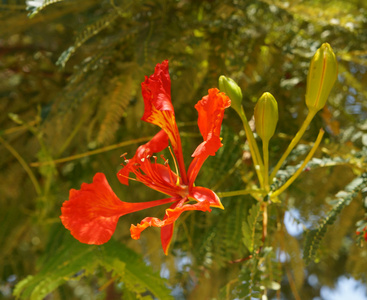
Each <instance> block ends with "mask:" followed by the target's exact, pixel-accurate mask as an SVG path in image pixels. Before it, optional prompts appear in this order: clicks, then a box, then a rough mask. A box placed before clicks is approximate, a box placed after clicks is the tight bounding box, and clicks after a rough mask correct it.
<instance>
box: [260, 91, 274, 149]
mask: <svg viewBox="0 0 367 300" xmlns="http://www.w3.org/2000/svg"><path fill="white" fill-rule="evenodd" d="M254 117H255V126H256V132H257V134H258V135H259V136H260V138H261V139H262V141H263V142H265V141H267V142H268V141H269V140H270V139H271V137H272V136H273V135H274V132H275V128H276V127H277V123H278V103H277V101H276V100H275V98H274V97H273V95H272V94H270V93H264V94H263V95H262V96H261V97H260V99H259V100H258V101H257V103H256V106H255V112H254Z"/></svg>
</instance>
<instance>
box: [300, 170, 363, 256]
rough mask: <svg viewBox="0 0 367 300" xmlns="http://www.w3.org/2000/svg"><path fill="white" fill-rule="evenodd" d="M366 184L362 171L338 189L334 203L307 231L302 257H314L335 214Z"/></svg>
mask: <svg viewBox="0 0 367 300" xmlns="http://www.w3.org/2000/svg"><path fill="white" fill-rule="evenodd" d="M366 184H367V173H363V174H362V175H361V176H359V177H357V178H355V179H354V180H353V181H352V182H350V183H349V184H348V185H347V186H346V187H345V190H344V191H339V192H338V193H337V194H336V196H337V197H338V201H337V202H336V204H334V207H333V208H332V209H331V210H330V211H329V212H328V213H327V215H326V217H325V218H324V219H323V220H322V221H321V223H320V225H319V226H318V227H317V228H314V229H312V230H310V231H308V232H307V234H306V240H305V245H304V250H303V258H304V260H305V261H306V263H308V262H309V261H310V260H311V259H314V257H315V255H316V252H317V250H318V248H319V246H320V243H321V241H322V239H323V237H324V236H325V234H326V231H327V228H328V226H330V225H332V224H334V222H335V220H336V218H337V216H338V215H339V214H340V213H341V211H342V210H343V208H344V207H345V206H347V205H349V204H350V202H351V201H352V199H353V198H355V197H356V196H357V194H358V193H359V191H361V190H362V188H364V187H365V186H366Z"/></svg>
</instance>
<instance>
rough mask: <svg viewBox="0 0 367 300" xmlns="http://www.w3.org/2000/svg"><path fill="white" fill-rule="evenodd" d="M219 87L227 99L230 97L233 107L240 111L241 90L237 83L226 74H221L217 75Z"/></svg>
mask: <svg viewBox="0 0 367 300" xmlns="http://www.w3.org/2000/svg"><path fill="white" fill-rule="evenodd" d="M219 89H220V91H221V92H224V93H225V94H226V95H227V96H228V97H229V99H231V106H232V108H233V109H235V110H236V111H237V113H240V111H241V103H242V91H241V88H240V87H239V86H238V85H237V83H236V82H235V81H234V80H233V79H231V78H228V77H226V76H223V75H221V76H220V77H219Z"/></svg>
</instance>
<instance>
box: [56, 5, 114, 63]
mask: <svg viewBox="0 0 367 300" xmlns="http://www.w3.org/2000/svg"><path fill="white" fill-rule="evenodd" d="M118 16H119V15H118V14H117V12H116V11H115V10H114V11H112V13H110V14H107V15H106V16H104V17H102V18H100V19H98V20H97V21H96V22H94V23H93V24H90V25H88V26H86V27H85V28H84V29H83V31H82V32H81V33H79V34H78V35H77V37H76V39H75V42H74V45H72V46H70V47H69V48H68V49H67V50H65V51H64V52H63V53H61V55H60V57H59V59H58V60H57V62H56V65H59V66H61V67H62V68H64V67H65V64H66V63H67V61H68V60H69V58H70V56H71V55H72V54H73V53H74V52H75V51H76V50H77V49H78V48H79V47H80V46H82V45H83V44H84V43H85V42H86V41H87V40H89V39H90V38H91V37H93V36H95V35H97V34H98V33H99V32H101V31H102V30H103V29H105V28H107V27H109V26H111V25H112V24H113V23H114V22H115V20H116V19H117V17H118Z"/></svg>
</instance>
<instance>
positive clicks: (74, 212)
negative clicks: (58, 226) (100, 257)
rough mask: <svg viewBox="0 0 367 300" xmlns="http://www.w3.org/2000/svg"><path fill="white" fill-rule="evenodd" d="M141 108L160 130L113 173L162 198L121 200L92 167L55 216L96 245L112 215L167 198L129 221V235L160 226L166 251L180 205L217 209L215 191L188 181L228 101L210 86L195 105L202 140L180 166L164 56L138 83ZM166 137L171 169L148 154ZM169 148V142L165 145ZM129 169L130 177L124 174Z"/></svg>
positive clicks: (214, 141) (214, 143)
mask: <svg viewBox="0 0 367 300" xmlns="http://www.w3.org/2000/svg"><path fill="white" fill-rule="evenodd" d="M141 86H142V94H143V98H144V105H145V110H144V114H143V117H142V120H143V121H146V122H149V123H152V124H155V125H157V126H159V127H160V128H161V130H160V131H159V132H158V133H157V134H156V135H155V136H154V137H153V138H152V140H150V141H149V142H148V143H146V144H144V145H142V146H140V147H139V148H138V149H137V151H136V153H135V155H134V157H133V158H131V159H126V158H125V164H124V166H123V168H122V169H121V170H120V171H119V172H118V174H117V176H118V179H119V180H120V182H121V183H123V184H125V185H128V182H129V180H136V181H140V182H142V183H144V184H145V185H146V186H148V187H150V188H152V189H154V190H157V191H159V192H162V193H163V194H166V195H168V196H169V197H168V198H165V199H161V200H155V201H149V202H141V203H129V202H123V201H121V200H120V199H119V198H118V197H117V196H116V195H115V193H114V192H113V191H112V189H111V187H110V185H109V184H108V182H107V180H106V177H105V175H104V174H103V173H97V174H96V175H95V176H94V178H93V183H91V184H87V183H83V184H82V186H81V189H80V190H74V189H72V190H70V194H69V200H67V201H65V202H64V203H63V206H62V208H61V211H62V214H61V216H60V218H61V221H62V223H63V225H64V226H65V227H66V228H67V229H69V230H70V232H71V234H72V235H73V236H74V237H75V238H76V239H77V240H79V241H80V242H82V243H87V244H96V245H100V244H103V243H106V242H107V241H108V240H109V239H110V238H111V236H112V234H113V232H114V231H115V228H116V225H117V222H118V219H119V218H120V217H121V216H123V215H126V214H129V213H132V212H135V211H139V210H142V209H146V208H150V207H154V206H158V205H163V204H170V206H169V208H167V209H166V211H165V215H164V217H163V219H162V220H161V219H158V218H154V217H147V218H145V219H143V220H142V221H141V222H140V224H137V225H136V226H135V225H131V228H130V233H131V237H132V238H133V239H139V238H140V234H141V232H142V231H143V230H144V229H146V228H147V227H150V226H154V227H160V228H161V242H162V247H163V250H164V253H165V254H167V252H168V248H169V245H170V242H171V239H172V235H173V230H174V222H175V221H176V220H177V218H178V217H179V216H180V215H181V214H182V213H183V212H185V211H190V210H200V211H211V209H210V207H218V208H221V209H223V206H222V203H221V202H220V200H219V198H218V196H217V195H216V194H215V193H214V192H213V191H212V190H210V189H208V188H205V187H200V186H195V185H194V182H195V179H196V177H197V175H198V172H199V170H200V168H201V166H202V165H203V163H204V161H205V160H206V159H207V158H208V157H209V156H210V155H211V156H214V155H215V153H216V151H217V150H218V149H219V148H220V147H221V146H222V143H221V138H220V136H219V134H220V128H221V125H222V120H223V115H224V109H225V108H227V107H229V106H230V99H229V98H228V97H227V96H226V95H225V94H224V93H220V92H219V90H218V89H215V88H213V89H210V90H209V92H208V95H207V96H205V97H203V98H202V99H201V100H200V101H199V102H198V103H197V104H196V105H195V108H196V110H197V111H198V114H199V118H198V126H199V129H200V133H201V135H202V136H203V140H204V141H203V142H202V143H201V144H200V145H199V146H198V147H197V148H196V150H195V151H194V153H193V154H192V157H193V160H192V162H191V164H190V166H189V168H188V169H187V171H186V168H185V164H184V157H183V153H182V147H181V138H180V134H179V132H178V128H177V124H176V120H175V113H174V110H173V106H172V101H171V80H170V76H169V73H168V61H163V63H162V64H157V66H156V68H155V72H154V74H153V75H151V76H150V77H146V78H145V81H144V82H143V83H142V84H141ZM169 142H170V143H171V146H172V149H173V153H172V156H173V157H174V165H175V171H173V170H172V169H171V168H170V166H169V164H168V161H167V160H165V159H164V157H163V156H161V158H162V162H163V163H159V159H158V158H157V157H156V156H154V153H158V152H160V151H162V150H164V149H165V148H167V147H168V145H169ZM169 149H170V151H171V148H169ZM131 174H133V175H132V176H134V177H130V176H131Z"/></svg>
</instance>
